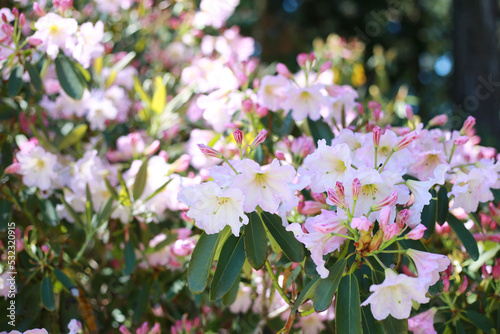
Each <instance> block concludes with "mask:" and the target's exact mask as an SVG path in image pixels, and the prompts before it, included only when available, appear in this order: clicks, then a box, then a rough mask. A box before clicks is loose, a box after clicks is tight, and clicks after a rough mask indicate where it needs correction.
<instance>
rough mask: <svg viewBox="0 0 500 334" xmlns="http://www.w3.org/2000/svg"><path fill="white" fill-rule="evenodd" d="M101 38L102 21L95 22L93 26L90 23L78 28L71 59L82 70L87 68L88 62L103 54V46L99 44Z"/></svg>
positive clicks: (102, 31) (102, 32) (102, 30)
mask: <svg viewBox="0 0 500 334" xmlns="http://www.w3.org/2000/svg"><path fill="white" fill-rule="evenodd" d="M103 37H104V23H102V21H97V22H96V24H95V26H94V25H92V23H91V22H85V23H84V24H82V25H81V26H80V31H79V32H78V34H77V44H76V46H75V48H74V50H73V57H74V58H75V59H76V60H77V61H78V62H79V63H80V64H81V65H82V66H83V67H84V68H88V67H89V66H90V60H92V59H95V58H98V57H99V56H101V54H102V53H103V52H104V46H103V45H102V44H101V41H102V38H103Z"/></svg>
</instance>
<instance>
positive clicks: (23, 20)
mask: <svg viewBox="0 0 500 334" xmlns="http://www.w3.org/2000/svg"><path fill="white" fill-rule="evenodd" d="M25 24H26V16H25V15H24V13H21V15H19V26H20V27H21V28H22V27H24V25H25Z"/></svg>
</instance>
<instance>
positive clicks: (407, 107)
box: [405, 104, 414, 121]
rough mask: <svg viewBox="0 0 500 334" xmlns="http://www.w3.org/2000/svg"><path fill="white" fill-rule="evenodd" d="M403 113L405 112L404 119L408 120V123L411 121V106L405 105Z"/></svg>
mask: <svg viewBox="0 0 500 334" xmlns="http://www.w3.org/2000/svg"><path fill="white" fill-rule="evenodd" d="M405 112H406V118H408V119H409V120H410V121H411V120H412V119H413V117H414V116H413V108H412V107H411V105H409V104H407V105H406V107H405Z"/></svg>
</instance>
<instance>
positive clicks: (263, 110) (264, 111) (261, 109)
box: [255, 105, 269, 117]
mask: <svg viewBox="0 0 500 334" xmlns="http://www.w3.org/2000/svg"><path fill="white" fill-rule="evenodd" d="M255 113H256V114H257V115H259V117H264V116H267V114H268V113H269V110H268V109H267V108H266V107H261V106H259V105H258V106H257V108H256V109H255Z"/></svg>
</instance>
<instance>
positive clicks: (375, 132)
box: [373, 126, 381, 148]
mask: <svg viewBox="0 0 500 334" xmlns="http://www.w3.org/2000/svg"><path fill="white" fill-rule="evenodd" d="M380 132H381V130H380V127H379V126H375V127H374V128H373V146H374V147H376V148H378V147H379V146H380V135H381V133H380Z"/></svg>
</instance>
